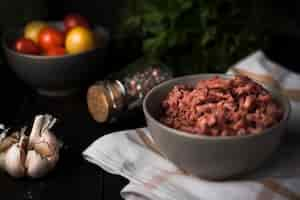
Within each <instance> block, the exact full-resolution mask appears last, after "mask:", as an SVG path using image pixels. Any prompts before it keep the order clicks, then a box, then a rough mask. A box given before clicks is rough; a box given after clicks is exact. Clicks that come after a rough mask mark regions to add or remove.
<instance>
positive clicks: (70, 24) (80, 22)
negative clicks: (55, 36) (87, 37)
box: [64, 14, 90, 31]
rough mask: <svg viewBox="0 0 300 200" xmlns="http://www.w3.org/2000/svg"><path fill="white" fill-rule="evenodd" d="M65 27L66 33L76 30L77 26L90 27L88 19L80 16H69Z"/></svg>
mask: <svg viewBox="0 0 300 200" xmlns="http://www.w3.org/2000/svg"><path fill="white" fill-rule="evenodd" d="M64 26H65V29H66V31H69V30H70V29H72V28H74V27H75V26H83V27H87V28H89V27H90V25H89V23H88V21H87V19H86V18H84V17H82V16H81V15H79V14H69V15H67V16H65V18H64Z"/></svg>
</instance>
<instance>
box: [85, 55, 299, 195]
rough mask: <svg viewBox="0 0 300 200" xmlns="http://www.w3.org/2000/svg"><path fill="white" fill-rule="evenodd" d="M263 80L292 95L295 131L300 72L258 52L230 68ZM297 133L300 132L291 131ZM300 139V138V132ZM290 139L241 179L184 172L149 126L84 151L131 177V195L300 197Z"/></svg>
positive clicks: (293, 145) (127, 192)
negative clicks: (157, 142)
mask: <svg viewBox="0 0 300 200" xmlns="http://www.w3.org/2000/svg"><path fill="white" fill-rule="evenodd" d="M228 73H229V74H232V73H235V74H243V75H247V76H249V77H251V78H252V79H255V80H256V81H258V82H262V83H268V84H273V85H274V86H276V87H278V88H280V89H281V90H282V92H283V93H284V94H285V95H287V96H288V97H289V98H290V101H291V105H292V113H291V118H290V121H289V131H290V132H294V133H297V123H300V120H299V119H300V91H299V90H300V75H297V74H295V73H292V72H290V71H288V70H286V69H284V68H283V67H281V66H279V65H278V64H276V63H274V62H272V61H270V60H269V59H268V58H267V57H266V56H265V55H264V53H263V52H261V51H257V52H255V53H253V54H252V55H250V56H248V57H247V58H245V59H243V60H242V61H241V62H238V63H237V64H236V65H234V66H233V67H231V68H230V70H229V71H228ZM289 135H290V136H293V137H296V138H297V137H298V136H300V133H299V134H296V135H294V134H289ZM298 138H300V137H298ZM292 141H293V142H292V143H284V144H283V145H281V148H280V149H279V151H278V152H277V153H276V154H275V155H274V160H273V161H271V162H268V165H265V166H263V167H261V169H259V170H257V171H256V172H255V173H253V174H251V175H248V176H247V177H242V178H241V179H239V180H228V181H222V182H220V181H219V182H217V181H216V182H214V181H207V180H204V179H200V178H198V177H194V176H192V175H189V174H186V173H184V172H183V171H182V170H180V169H178V168H177V167H176V166H175V165H174V164H173V163H172V162H170V161H168V160H167V159H166V158H164V156H163V155H162V154H161V153H160V151H159V150H158V148H157V147H156V145H155V143H154V142H153V140H152V138H151V134H150V133H149V132H148V130H147V129H146V128H142V129H136V130H126V131H121V132H115V133H112V134H109V135H106V136H103V137H101V138H99V139H98V140H96V141H95V142H94V143H93V144H91V145H90V146H89V147H88V148H87V149H86V150H85V151H84V152H83V156H84V158H85V159H86V160H88V161H89V162H91V163H94V164H96V165H98V166H99V167H101V168H103V169H104V170H105V171H107V172H109V173H112V174H117V175H120V176H123V177H125V178H127V179H128V180H129V181H130V183H129V184H128V185H127V186H125V187H124V189H123V190H122V191H121V196H122V197H123V198H124V199H126V200H194V199H200V200H223V199H226V200H241V199H242V200H287V199H289V200H300V156H299V155H300V145H299V143H300V139H298V141H297V139H292Z"/></svg>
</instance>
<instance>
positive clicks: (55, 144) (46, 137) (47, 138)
mask: <svg viewBox="0 0 300 200" xmlns="http://www.w3.org/2000/svg"><path fill="white" fill-rule="evenodd" d="M40 141H43V142H46V143H47V144H48V145H49V147H50V148H51V149H52V150H56V149H59V148H60V147H61V144H60V142H59V140H58V139H57V137H56V136H55V135H54V134H53V133H52V132H51V131H49V130H46V131H44V132H43V133H42V135H41V140H40Z"/></svg>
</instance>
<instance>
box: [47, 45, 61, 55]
mask: <svg viewBox="0 0 300 200" xmlns="http://www.w3.org/2000/svg"><path fill="white" fill-rule="evenodd" d="M65 54H66V50H65V48H63V47H52V48H50V49H48V50H47V51H46V55H47V56H62V55H65Z"/></svg>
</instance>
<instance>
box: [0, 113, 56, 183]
mask: <svg viewBox="0 0 300 200" xmlns="http://www.w3.org/2000/svg"><path fill="white" fill-rule="evenodd" d="M55 122H56V119H55V118H53V117H52V116H50V115H38V116H37V117H36V118H35V120H34V123H33V127H32V130H31V133H30V135H29V137H28V136H26V135H25V130H26V128H23V129H22V130H21V131H20V132H15V133H13V134H11V135H10V136H7V132H8V130H7V131H6V132H3V133H2V134H0V168H2V169H4V170H6V171H7V173H8V174H10V175H11V176H13V177H22V176H25V175H26V176H29V177H32V178H38V177H42V176H44V175H46V174H47V173H48V172H49V171H50V170H52V169H53V168H54V167H55V165H56V163H57V162H58V159H59V150H60V147H61V143H60V141H59V140H58V139H57V138H56V136H55V135H54V134H53V133H52V132H51V131H50V129H51V128H52V127H53V125H54V124H55Z"/></svg>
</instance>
